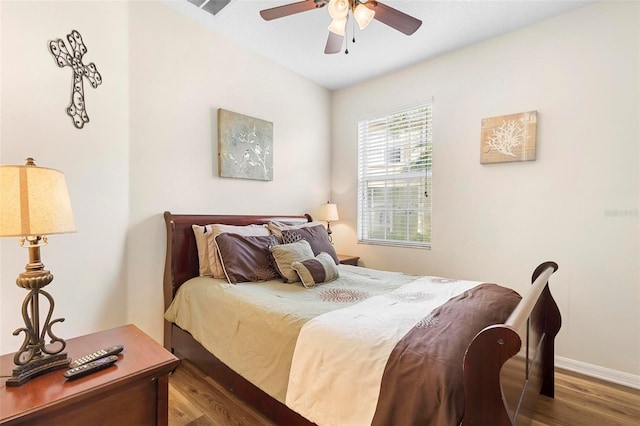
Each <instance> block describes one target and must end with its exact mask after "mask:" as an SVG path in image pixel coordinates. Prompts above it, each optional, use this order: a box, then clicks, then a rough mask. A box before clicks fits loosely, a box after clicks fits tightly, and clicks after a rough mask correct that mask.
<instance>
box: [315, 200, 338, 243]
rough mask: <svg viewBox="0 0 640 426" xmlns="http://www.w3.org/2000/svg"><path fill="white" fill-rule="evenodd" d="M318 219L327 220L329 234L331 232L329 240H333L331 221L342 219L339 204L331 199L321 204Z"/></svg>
mask: <svg viewBox="0 0 640 426" xmlns="http://www.w3.org/2000/svg"><path fill="white" fill-rule="evenodd" d="M318 220H323V221H326V222H327V234H329V241H331V242H333V239H332V238H331V222H335V221H337V220H340V218H339V217H338V206H336V205H335V204H331V203H330V202H329V201H327V204H323V205H321V206H320V210H319V211H318Z"/></svg>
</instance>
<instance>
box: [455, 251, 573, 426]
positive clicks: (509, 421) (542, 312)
mask: <svg viewBox="0 0 640 426" xmlns="http://www.w3.org/2000/svg"><path fill="white" fill-rule="evenodd" d="M557 269H558V265H557V264H556V263H554V262H545V263H543V264H541V265H539V266H538V267H537V268H536V269H535V271H534V272H533V276H532V285H531V288H530V289H529V291H528V292H527V294H526V295H525V296H524V297H523V299H522V301H521V302H520V303H519V304H518V306H517V307H516V309H515V310H514V311H513V313H512V314H511V316H510V317H509V319H508V320H507V321H506V322H505V323H504V324H497V325H492V326H489V327H487V328H485V329H484V330H482V331H481V332H480V333H478V334H477V335H476V337H475V338H474V339H473V341H472V342H471V343H470V344H469V347H468V348H467V352H466V354H465V358H464V366H463V368H464V382H465V415H464V419H463V422H462V424H463V426H470V425H495V426H502V425H516V424H518V425H519V424H528V423H530V422H531V419H532V417H533V414H534V410H535V402H536V400H537V396H538V395H539V394H540V393H542V394H544V395H547V396H550V397H553V394H554V339H555V336H556V334H557V333H558V331H559V330H560V323H561V318H560V311H559V310H558V307H557V305H556V303H555V301H554V300H553V297H552V296H551V293H550V291H549V285H548V280H549V277H550V276H551V274H553V273H554V272H555V271H556V270H557Z"/></svg>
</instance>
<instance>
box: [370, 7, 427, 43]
mask: <svg viewBox="0 0 640 426" xmlns="http://www.w3.org/2000/svg"><path fill="white" fill-rule="evenodd" d="M364 5H365V6H367V7H368V8H369V9H371V10H373V11H375V12H376V14H375V16H374V17H373V19H375V20H378V21H380V22H382V23H383V24H387V25H388V26H390V27H391V28H394V29H396V30H398V31H400V32H401V33H404V34H406V35H411V34H413V33H415V32H416V30H417V29H418V28H420V25H422V21H421V20H419V19H416V18H414V17H413V16H410V15H407V14H406V13H403V12H400V11H399V10H397V9H394V8H393V7H391V6H387V5H385V4H383V3H380V2H379V1H368V2H366V3H364Z"/></svg>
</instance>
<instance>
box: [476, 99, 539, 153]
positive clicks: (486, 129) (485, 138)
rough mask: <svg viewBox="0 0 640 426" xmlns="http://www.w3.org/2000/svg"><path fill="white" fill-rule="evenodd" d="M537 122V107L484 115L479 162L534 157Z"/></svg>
mask: <svg viewBox="0 0 640 426" xmlns="http://www.w3.org/2000/svg"><path fill="white" fill-rule="evenodd" d="M537 122H538V112H537V111H529V112H521V113H518V114H510V115H501V116H499V117H491V118H484V119H482V134H481V142H480V144H481V146H480V163H481V164H488V163H505V162H509V161H532V160H535V159H536V128H537Z"/></svg>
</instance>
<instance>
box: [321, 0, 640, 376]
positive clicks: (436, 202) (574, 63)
mask: <svg viewBox="0 0 640 426" xmlns="http://www.w3.org/2000/svg"><path fill="white" fill-rule="evenodd" d="M639 7H640V5H639V4H638V3H622V2H621V3H611V2H607V3H602V4H596V5H592V6H588V7H585V8H582V9H578V10H576V11H574V12H571V13H568V14H566V15H563V16H560V17H557V18H555V19H551V20H549V21H546V22H543V23H540V24H537V25H534V26H531V27H528V28H525V29H521V30H519V31H516V32H513V33H511V34H508V35H505V36H502V37H499V38H495V39H493V40H490V41H487V42H484V43H480V44H477V45H474V46H471V47H469V48H466V49H463V50H460V51H457V52H454V53H451V54H449V55H446V56H442V57H440V58H437V59H434V60H431V61H427V62H424V63H421V64H419V65H416V66H414V67H411V68H408V69H405V70H403V71H401V72H398V73H395V74H391V75H388V76H386V77H382V78H379V79H376V80H373V81H369V82H367V83H364V84H360V85H357V86H354V87H351V88H347V89H344V90H341V91H338V92H335V93H334V94H333V103H332V114H333V131H332V134H333V145H332V188H333V193H332V200H333V201H335V202H336V203H338V205H339V207H340V219H341V220H340V222H339V223H336V224H335V225H334V226H332V228H333V229H334V234H333V235H334V241H335V243H336V246H337V247H338V251H339V252H343V253H350V254H357V255H360V256H361V257H362V259H361V261H362V262H363V263H364V264H365V265H366V266H370V267H373V268H381V269H392V270H401V271H408V272H413V273H419V274H435V275H445V276H453V277H461V278H469V279H478V280H486V281H490V282H498V283H502V284H505V285H507V286H511V287H514V288H516V289H518V290H519V291H524V290H526V287H527V283H528V280H529V277H530V274H531V272H532V271H533V268H534V267H535V266H536V265H538V264H539V263H540V262H542V261H546V260H554V261H556V262H558V264H559V266H560V269H559V271H558V272H557V274H556V276H554V278H553V281H552V291H553V293H554V295H555V296H556V298H557V300H558V303H559V306H560V309H561V311H562V314H563V328H562V331H561V333H560V337H559V339H558V346H557V348H558V351H557V353H558V355H559V356H560V357H562V358H566V361H567V362H566V363H565V364H567V363H568V364H571V366H574V367H575V366H580V367H583V369H585V368H587V369H589V368H591V367H594V368H592V370H595V371H594V372H596V373H602V374H603V375H609V376H616V377H617V378H620V379H621V381H626V382H631V383H633V384H635V385H637V386H640V278H639V264H638V263H639V262H638V261H639V257H640V251H639V248H638V240H639V227H638V222H639V217H638V195H639V192H640V191H639V186H638V183H639V178H638V170H639V167H638V165H639V163H638V158H639V157H638V152H639V150H638V148H639V142H638V141H639V140H640V133H639V117H640V108H639V101H640V98H639V93H640V86H639V77H640V68H639V66H638V60H639V53H640V46H639V39H640V37H639V28H640V25H639V24H640V19H639ZM432 97H433V117H434V130H433V146H434V147H433V164H434V165H433V190H432V192H433V194H432V196H433V199H432V202H433V242H432V248H431V250H418V249H408V248H390V247H381V246H371V245H363V244H357V241H356V231H355V227H356V201H357V198H356V192H357V174H356V173H357V171H356V170H357V142H356V140H357V135H356V123H357V121H358V120H359V119H361V118H363V117H366V116H367V115H370V114H374V113H380V112H387V111H390V110H393V109H394V108H396V107H402V106H406V105H413V104H416V103H419V102H423V101H428V100H430V99H431V98H432ZM531 110H537V111H538V152H537V154H538V156H537V160H536V161H535V162H527V163H506V164H492V165H481V164H480V162H479V154H480V142H479V137H480V120H481V119H482V118H485V117H492V116H497V115H503V114H509V113H516V112H523V111H531ZM615 210H618V211H620V212H623V213H621V214H622V216H615V215H612V214H611V212H612V211H615ZM614 214H615V213H614ZM573 361H575V362H573ZM598 369H600V370H599V371H597V370H598Z"/></svg>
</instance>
